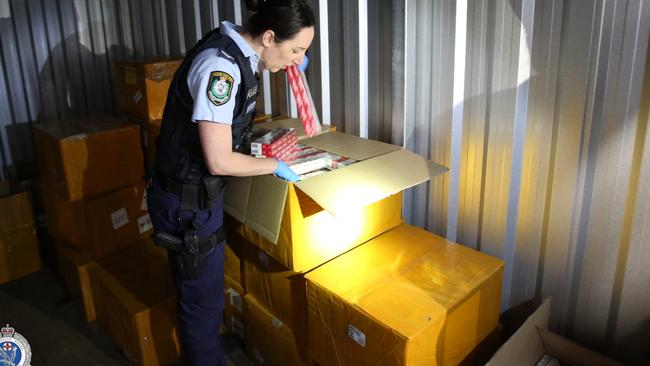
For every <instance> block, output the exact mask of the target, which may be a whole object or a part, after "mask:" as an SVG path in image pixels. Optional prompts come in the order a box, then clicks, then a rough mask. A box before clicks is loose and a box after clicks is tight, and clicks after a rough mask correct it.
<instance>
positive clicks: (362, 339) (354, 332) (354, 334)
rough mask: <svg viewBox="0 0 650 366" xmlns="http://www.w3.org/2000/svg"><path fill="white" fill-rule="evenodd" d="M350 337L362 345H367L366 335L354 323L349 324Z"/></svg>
mask: <svg viewBox="0 0 650 366" xmlns="http://www.w3.org/2000/svg"><path fill="white" fill-rule="evenodd" d="M348 337H350V338H352V340H353V341H355V342H357V343H359V345H360V346H361V347H365V346H366V335H365V334H363V333H362V332H361V331H360V330H359V329H357V328H355V327H354V325H352V324H348Z"/></svg>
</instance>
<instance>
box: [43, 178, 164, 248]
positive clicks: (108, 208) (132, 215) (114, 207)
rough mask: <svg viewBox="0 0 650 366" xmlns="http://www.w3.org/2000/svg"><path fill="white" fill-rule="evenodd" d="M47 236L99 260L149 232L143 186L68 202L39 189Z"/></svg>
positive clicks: (139, 184) (45, 186)
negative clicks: (41, 194) (48, 232)
mask: <svg viewBox="0 0 650 366" xmlns="http://www.w3.org/2000/svg"><path fill="white" fill-rule="evenodd" d="M41 189H42V192H43V201H44V203H45V210H46V215H47V221H48V226H49V230H50V234H52V236H54V237H55V238H57V239H60V240H62V241H65V242H66V243H68V244H69V245H70V246H73V247H75V248H78V249H79V250H83V251H85V252H86V253H88V254H89V255H90V256H91V257H93V258H101V257H103V256H105V255H107V254H108V253H111V252H113V251H115V250H117V249H120V248H124V247H127V246H129V245H131V244H132V243H134V242H136V241H137V240H138V239H142V238H146V237H148V236H149V235H150V234H151V233H152V232H153V226H152V224H151V220H150V218H149V214H148V213H147V204H146V192H145V188H144V182H142V181H140V182H139V183H137V184H134V185H132V186H130V187H126V188H122V189H119V190H117V191H113V192H110V193H107V194H104V195H101V196H97V197H94V198H89V199H85V200H81V201H74V202H68V201H66V200H65V199H64V198H63V197H61V196H59V195H58V194H57V193H56V192H54V191H53V190H51V189H50V187H49V186H48V185H47V184H43V185H41Z"/></svg>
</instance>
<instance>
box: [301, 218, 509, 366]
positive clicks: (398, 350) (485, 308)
mask: <svg viewBox="0 0 650 366" xmlns="http://www.w3.org/2000/svg"><path fill="white" fill-rule="evenodd" d="M502 273H503V262H502V261H500V260H499V259H496V258H493V257H490V256H488V255H485V254H483V253H480V252H477V251H475V250H472V249H469V248H466V247H464V246H462V245H458V244H454V243H452V242H449V241H446V240H445V239H443V238H441V237H439V236H435V235H433V234H431V233H429V232H427V231H424V230H422V229H420V228H416V227H414V226H410V225H407V224H403V225H401V226H399V227H397V228H395V229H393V230H390V231H388V232H386V233H384V234H382V235H380V236H378V237H376V238H374V239H372V240H370V241H369V242H367V243H365V244H363V245H361V246H359V247H358V248H355V249H353V250H351V251H350V252H348V253H345V254H343V255H342V256H340V257H338V258H336V259H334V260H332V261H330V262H328V263H326V264H324V265H322V266H321V267H319V268H317V269H315V270H313V271H311V272H309V273H307V274H306V275H305V277H306V278H307V301H308V304H309V305H308V306H309V308H308V317H309V355H310V356H311V358H312V359H313V360H314V361H316V362H318V363H319V364H322V365H354V366H357V365H385V366H387V365H422V366H424V365H426V366H434V365H456V364H458V363H459V362H460V361H461V360H463V358H464V357H465V356H466V355H467V354H468V353H469V352H470V351H471V350H472V349H473V348H474V347H475V346H476V345H477V344H478V343H479V342H480V341H481V340H482V339H484V338H485V337H486V336H487V335H488V334H489V333H490V332H491V331H492V330H493V329H495V327H496V326H497V324H498V318H499V302H500V293H501V277H502Z"/></svg>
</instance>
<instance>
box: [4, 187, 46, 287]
mask: <svg viewBox="0 0 650 366" xmlns="http://www.w3.org/2000/svg"><path fill="white" fill-rule="evenodd" d="M40 268H41V260H40V255H39V250H38V240H37V239H36V233H35V231H34V225H33V216H32V208H31V204H30V202H29V197H28V195H27V193H25V192H20V193H13V194H12V193H11V190H10V187H9V184H8V182H6V181H0V284H2V283H5V282H8V281H11V280H14V279H16V278H19V277H22V276H24V275H27V274H29V273H32V272H34V271H37V270H39V269H40Z"/></svg>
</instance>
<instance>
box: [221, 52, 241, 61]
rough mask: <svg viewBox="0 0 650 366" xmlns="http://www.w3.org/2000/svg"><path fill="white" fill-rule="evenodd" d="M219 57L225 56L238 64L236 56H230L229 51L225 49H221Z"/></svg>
mask: <svg viewBox="0 0 650 366" xmlns="http://www.w3.org/2000/svg"><path fill="white" fill-rule="evenodd" d="M219 57H223V58H224V59H226V60H228V61H230V62H232V63H233V64H237V61H235V58H234V57H232V56H230V54H228V52H226V51H224V50H219Z"/></svg>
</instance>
